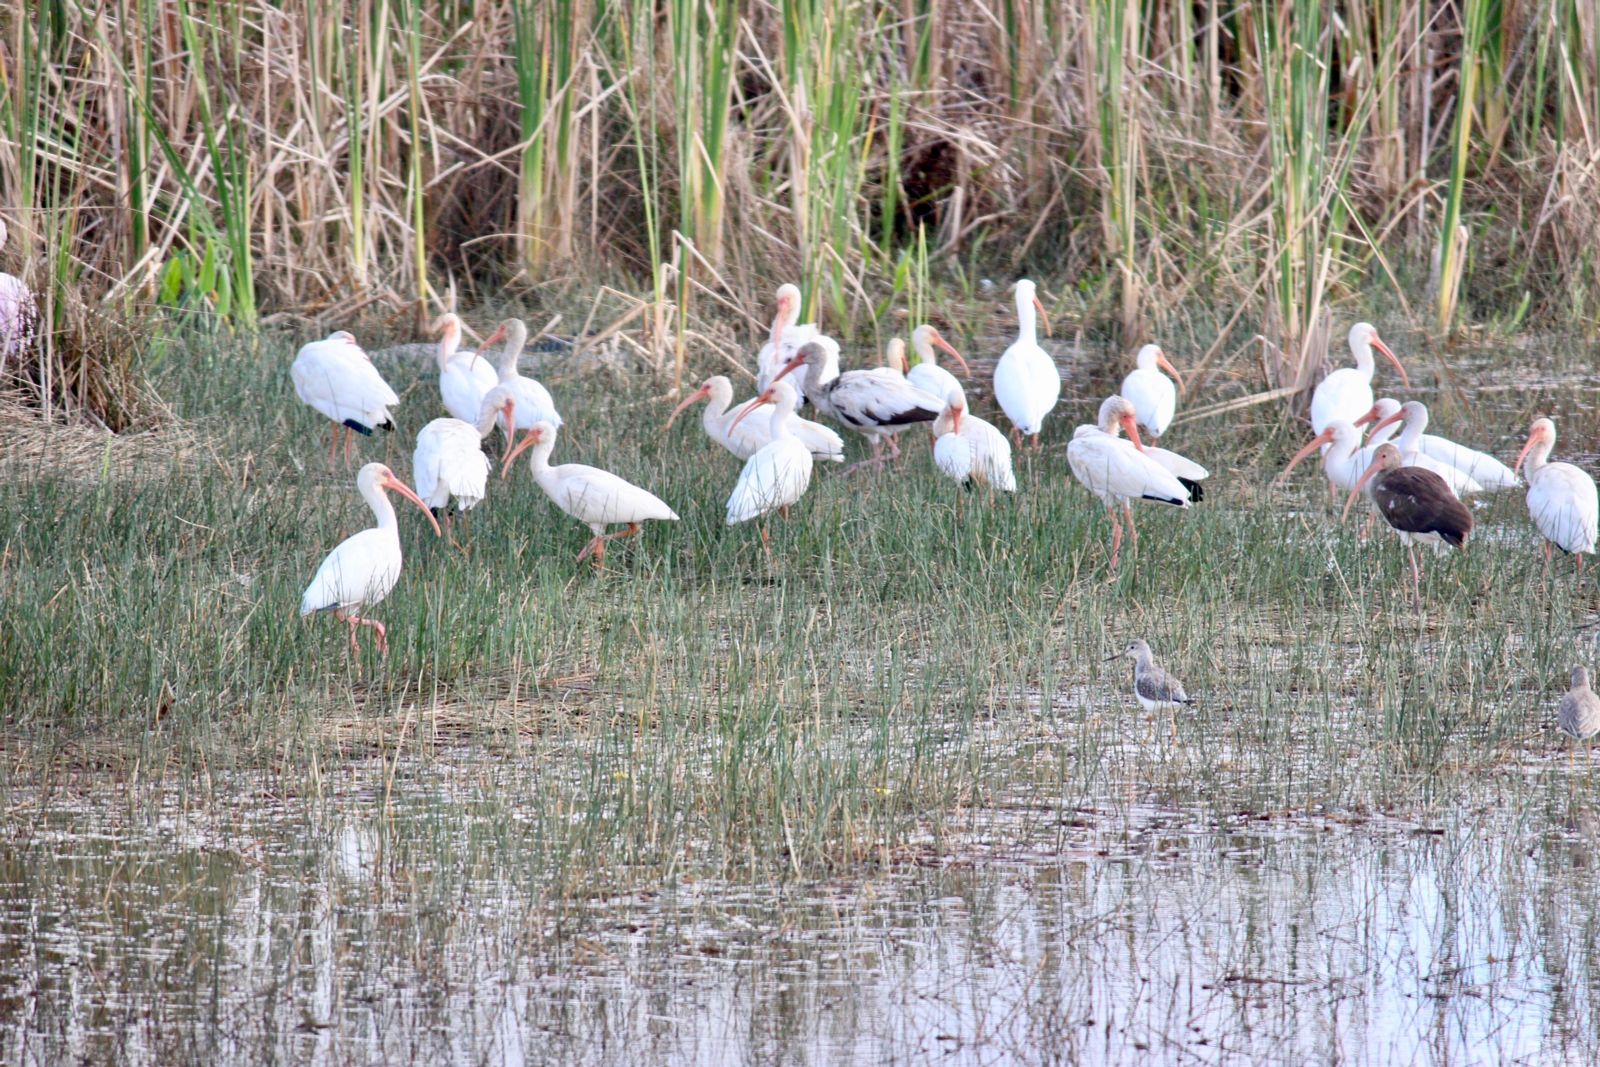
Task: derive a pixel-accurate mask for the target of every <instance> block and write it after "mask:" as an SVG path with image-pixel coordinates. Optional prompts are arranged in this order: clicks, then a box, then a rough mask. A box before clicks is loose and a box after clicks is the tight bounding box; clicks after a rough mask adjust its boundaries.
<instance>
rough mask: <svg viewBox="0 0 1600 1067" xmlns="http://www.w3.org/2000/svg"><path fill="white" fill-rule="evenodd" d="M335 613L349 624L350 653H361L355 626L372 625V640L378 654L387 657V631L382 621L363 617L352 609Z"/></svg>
mask: <svg viewBox="0 0 1600 1067" xmlns="http://www.w3.org/2000/svg"><path fill="white" fill-rule="evenodd" d="M336 614H337V616H338V617H339V618H341V619H343V620H344V621H345V622H347V623H349V624H350V652H351V654H353V655H360V653H361V645H360V643H359V642H357V641H356V628H357V627H360V626H370V627H372V637H373V641H374V642H375V643H376V644H377V646H378V655H380V656H382V657H383V658H385V659H388V658H389V632H388V631H387V630H385V629H384V626H383V623H381V622H379V621H378V620H377V619H363V618H362V617H361V616H359V615H357V614H356V613H355V612H353V611H341V612H337V613H336Z"/></svg>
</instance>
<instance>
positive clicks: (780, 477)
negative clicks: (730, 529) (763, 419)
mask: <svg viewBox="0 0 1600 1067" xmlns="http://www.w3.org/2000/svg"><path fill="white" fill-rule="evenodd" d="M798 403H799V396H798V394H797V393H796V392H795V389H794V386H793V385H791V384H790V383H788V382H786V381H781V380H780V381H775V382H773V383H772V384H771V385H769V386H767V388H766V391H765V392H763V393H762V394H761V395H759V396H757V397H756V399H755V403H753V404H748V405H746V406H745V409H744V411H745V413H746V414H748V413H750V412H754V411H760V410H761V408H762V406H764V405H768V404H770V405H771V407H770V408H768V409H767V410H769V411H770V412H771V414H770V415H768V416H767V418H768V419H769V420H770V421H769V423H768V430H767V434H768V438H769V440H768V442H767V443H766V444H765V445H763V446H762V447H761V448H760V449H759V450H757V451H756V453H755V455H753V456H751V457H750V458H749V459H747V460H745V463H744V470H742V471H740V472H739V481H738V483H737V484H736V485H734V487H733V493H732V495H730V496H729V497H728V525H729V526H737V525H738V524H739V523H741V522H749V521H750V520H751V519H761V518H765V517H766V516H767V515H769V514H771V513H772V512H774V511H777V512H780V513H782V515H783V517H784V518H786V519H787V518H788V517H789V505H790V504H793V503H795V502H796V501H798V500H799V499H800V498H801V496H803V495H804V494H805V491H806V487H807V486H809V485H810V484H811V468H812V459H811V450H810V449H808V448H807V447H806V446H805V444H804V443H803V442H802V441H801V440H800V439H799V438H797V437H796V436H795V435H794V433H793V429H792V426H793V423H794V421H795V414H794V409H795V405H796V404H798ZM744 417H745V415H744V414H741V415H740V416H739V418H740V419H743V418H744ZM761 544H762V546H763V547H764V548H766V550H767V558H768V559H771V558H772V545H771V543H770V541H769V539H768V536H767V524H766V523H765V522H763V523H762V524H761Z"/></svg>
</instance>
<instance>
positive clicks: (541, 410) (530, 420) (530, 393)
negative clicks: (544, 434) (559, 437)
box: [500, 374, 561, 430]
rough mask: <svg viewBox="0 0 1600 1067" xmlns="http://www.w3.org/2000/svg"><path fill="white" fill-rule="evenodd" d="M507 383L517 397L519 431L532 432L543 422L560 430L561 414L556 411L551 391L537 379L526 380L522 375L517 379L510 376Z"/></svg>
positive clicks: (502, 420)
mask: <svg viewBox="0 0 1600 1067" xmlns="http://www.w3.org/2000/svg"><path fill="white" fill-rule="evenodd" d="M506 383H507V384H509V385H510V386H511V388H512V391H513V393H514V394H515V395H516V400H517V406H516V416H517V429H519V430H531V429H533V427H534V425H535V424H536V423H541V422H548V423H550V425H552V426H554V427H555V428H556V429H558V430H559V429H560V428H561V413H560V412H559V411H557V410H556V402H555V398H553V397H552V396H551V395H550V390H548V389H546V388H545V387H544V386H543V385H541V384H540V383H539V382H538V381H536V380H535V379H533V378H525V377H523V376H522V375H520V374H518V375H516V376H515V377H510V376H508V377H507V378H506ZM500 421H501V422H502V423H503V422H504V421H505V419H504V418H502V419H501V420H500ZM504 428H505V427H504V426H502V427H501V429H504Z"/></svg>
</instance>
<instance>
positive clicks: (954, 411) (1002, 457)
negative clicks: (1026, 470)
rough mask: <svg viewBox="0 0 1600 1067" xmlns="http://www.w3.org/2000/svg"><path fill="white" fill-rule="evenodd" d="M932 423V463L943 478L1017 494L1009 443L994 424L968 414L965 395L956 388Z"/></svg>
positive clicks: (950, 393)
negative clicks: (947, 476) (947, 477)
mask: <svg viewBox="0 0 1600 1067" xmlns="http://www.w3.org/2000/svg"><path fill="white" fill-rule="evenodd" d="M944 403H945V406H944V410H943V411H941V412H940V413H939V417H938V418H937V419H934V420H933V461H934V463H935V464H936V465H937V466H938V468H939V469H940V470H942V471H943V472H944V473H945V474H948V475H949V476H950V477H951V478H954V479H955V480H956V481H958V482H960V483H962V484H963V485H965V484H967V483H969V482H972V483H976V484H977V485H980V486H983V487H985V488H987V489H990V490H995V489H998V490H1000V491H1001V492H1002V493H1015V492H1016V491H1017V476H1016V474H1015V473H1014V472H1013V471H1012V469H1011V442H1010V441H1008V440H1006V435H1005V434H1003V433H1001V432H1000V431H999V430H998V429H996V428H995V427H994V425H993V424H991V423H989V422H987V421H985V420H983V419H980V418H978V416H976V415H969V414H968V413H967V395H966V393H965V392H963V391H962V389H961V386H960V385H957V386H956V387H955V388H954V389H951V390H950V392H949V394H948V395H947V396H946V397H945V402H944Z"/></svg>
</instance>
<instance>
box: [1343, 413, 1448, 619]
mask: <svg viewBox="0 0 1600 1067" xmlns="http://www.w3.org/2000/svg"><path fill="white" fill-rule="evenodd" d="M1369 483H1370V484H1371V486H1372V502H1373V503H1374V504H1376V505H1377V506H1378V514H1379V515H1382V516H1383V521H1384V522H1386V523H1388V524H1389V528H1390V529H1391V530H1393V531H1394V532H1395V533H1397V534H1399V535H1400V541H1401V543H1402V544H1404V545H1405V546H1406V551H1407V552H1408V553H1409V554H1410V556H1411V592H1412V597H1413V599H1414V600H1415V601H1416V604H1417V606H1418V607H1419V608H1420V607H1421V606H1422V569H1421V567H1420V566H1419V565H1418V564H1417V549H1416V546H1417V545H1418V544H1424V545H1429V546H1431V547H1432V548H1433V550H1434V551H1435V552H1443V551H1444V549H1445V546H1447V545H1448V546H1449V547H1451V548H1465V547H1466V545H1467V537H1468V535H1470V534H1471V533H1472V512H1470V511H1468V510H1467V506H1466V505H1465V504H1463V503H1462V502H1461V501H1460V500H1458V499H1456V495H1455V494H1454V493H1452V492H1451V491H1450V487H1449V486H1448V485H1446V484H1445V480H1444V479H1443V478H1441V477H1439V476H1438V475H1437V474H1435V473H1433V472H1432V471H1429V470H1423V469H1422V468H1421V467H1405V466H1401V460H1400V450H1399V449H1398V448H1396V447H1395V446H1394V445H1392V444H1387V443H1386V444H1383V445H1381V446H1379V448H1378V451H1377V452H1376V453H1374V454H1373V457H1372V465H1371V466H1369V467H1368V468H1367V469H1366V472H1365V473H1364V474H1362V475H1361V480H1360V481H1358V482H1356V487H1355V488H1354V489H1352V490H1351V491H1350V498H1349V499H1348V500H1346V501H1345V505H1344V513H1345V514H1346V515H1348V514H1349V513H1350V505H1351V504H1354V503H1355V500H1356V496H1357V495H1358V494H1359V493H1360V492H1361V490H1362V489H1364V488H1366V486H1367V485H1368V484H1369ZM1340 521H1343V516H1341V517H1340Z"/></svg>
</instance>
